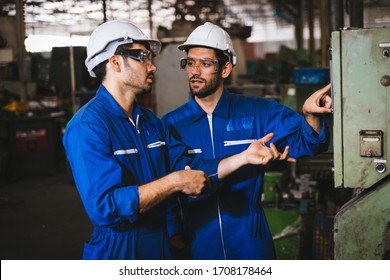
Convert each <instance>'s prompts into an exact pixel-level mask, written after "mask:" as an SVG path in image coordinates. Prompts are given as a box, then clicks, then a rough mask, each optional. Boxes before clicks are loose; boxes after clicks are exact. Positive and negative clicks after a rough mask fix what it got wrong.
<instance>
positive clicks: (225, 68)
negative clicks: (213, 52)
mask: <svg viewBox="0 0 390 280" xmlns="http://www.w3.org/2000/svg"><path fill="white" fill-rule="evenodd" d="M232 70H233V65H232V63H231V62H227V63H226V64H225V65H224V66H222V78H224V79H226V78H227V77H229V75H230V73H231V72H232Z"/></svg>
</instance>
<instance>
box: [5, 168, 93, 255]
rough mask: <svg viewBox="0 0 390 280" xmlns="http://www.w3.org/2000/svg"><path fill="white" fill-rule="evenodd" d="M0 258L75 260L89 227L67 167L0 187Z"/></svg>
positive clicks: (87, 235) (89, 224)
mask: <svg viewBox="0 0 390 280" xmlns="http://www.w3.org/2000/svg"><path fill="white" fill-rule="evenodd" d="M0 225H1V229H0V259H2V260H10V259H12V260H78V259H81V256H82V252H83V243H84V241H86V240H88V238H89V236H90V233H91V231H92V225H91V223H90V221H89V219H88V217H87V215H86V213H85V211H84V208H83V205H82V203H81V200H80V198H79V195H78V192H77V189H76V187H75V185H74V184H73V181H72V178H71V176H70V175H69V171H68V170H67V169H66V168H60V170H59V171H58V172H57V173H55V174H51V175H47V176H33V177H29V178H22V179H19V180H17V181H14V182H12V183H8V184H6V185H4V186H1V187H0Z"/></svg>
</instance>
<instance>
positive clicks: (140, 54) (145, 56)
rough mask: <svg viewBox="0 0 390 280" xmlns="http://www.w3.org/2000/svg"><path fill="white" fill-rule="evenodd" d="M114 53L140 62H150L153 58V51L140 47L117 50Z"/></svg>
mask: <svg viewBox="0 0 390 280" xmlns="http://www.w3.org/2000/svg"><path fill="white" fill-rule="evenodd" d="M115 54H118V55H125V56H128V57H130V58H132V59H134V60H137V61H139V62H142V63H148V62H151V61H152V58H153V53H152V52H151V51H149V50H141V49H131V50H119V51H116V52H115Z"/></svg>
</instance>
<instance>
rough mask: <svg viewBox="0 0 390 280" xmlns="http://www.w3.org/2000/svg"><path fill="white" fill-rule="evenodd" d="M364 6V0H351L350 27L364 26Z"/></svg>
mask: <svg viewBox="0 0 390 280" xmlns="http://www.w3.org/2000/svg"><path fill="white" fill-rule="evenodd" d="M363 6H364V5H363V0H349V10H350V27H357V28H363V27H364V26H363V25H364V23H363V22H364V17H363Z"/></svg>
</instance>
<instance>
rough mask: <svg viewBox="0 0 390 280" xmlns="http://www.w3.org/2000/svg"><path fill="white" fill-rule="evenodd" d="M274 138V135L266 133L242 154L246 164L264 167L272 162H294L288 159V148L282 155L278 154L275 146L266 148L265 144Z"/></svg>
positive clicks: (271, 145)
mask: <svg viewBox="0 0 390 280" xmlns="http://www.w3.org/2000/svg"><path fill="white" fill-rule="evenodd" d="M273 137H274V134H273V133H272V132H271V133H268V134H267V135H266V136H264V137H263V138H261V139H259V140H257V141H255V142H253V143H252V144H251V145H250V146H249V147H248V149H246V150H245V151H244V152H245V153H246V160H247V162H248V164H255V165H260V164H261V165H266V164H268V163H270V162H271V161H274V160H286V161H289V162H295V161H296V160H295V159H294V158H290V157H289V156H288V153H289V151H290V147H289V146H287V147H286V148H285V149H284V151H283V153H280V152H279V151H278V150H277V148H276V146H275V145H274V144H273V143H271V144H270V147H267V146H266V145H265V144H266V143H267V142H269V141H270V140H271V139H272V138H273Z"/></svg>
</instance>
